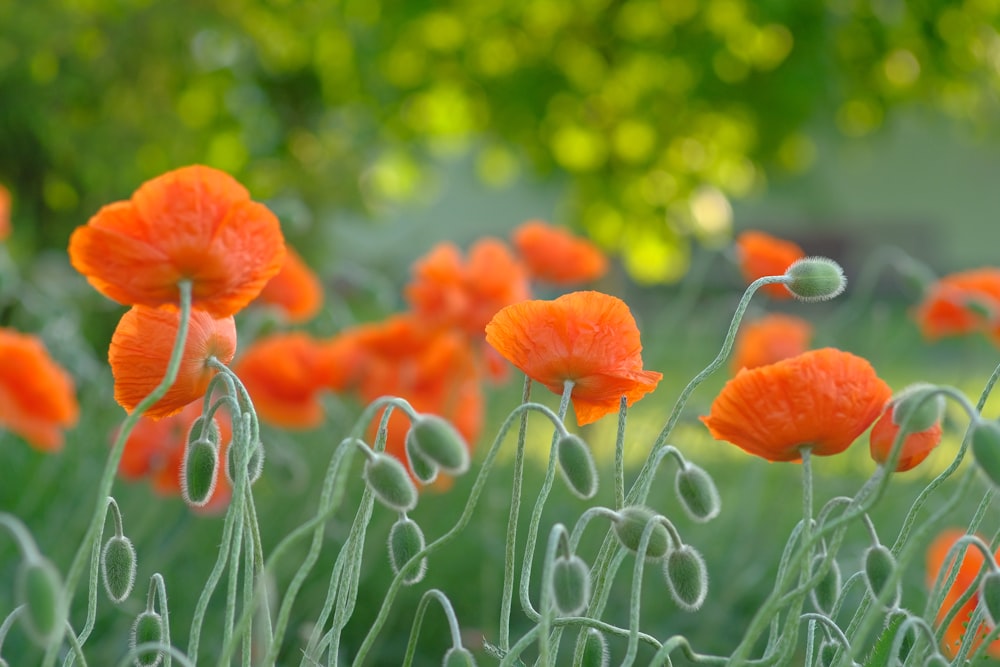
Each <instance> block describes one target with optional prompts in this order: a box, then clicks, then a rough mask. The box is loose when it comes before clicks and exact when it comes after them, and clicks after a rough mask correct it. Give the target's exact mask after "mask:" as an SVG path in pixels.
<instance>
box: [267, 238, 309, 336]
mask: <svg viewBox="0 0 1000 667" xmlns="http://www.w3.org/2000/svg"><path fill="white" fill-rule="evenodd" d="M256 302H257V303H262V304H266V305H270V306H275V307H276V308H277V309H278V310H280V311H281V312H282V313H284V315H285V319H286V320H287V321H288V322H290V323H292V324H297V323H301V322H308V321H309V320H311V319H312V318H313V317H315V316H316V314H317V313H318V312H319V310H320V308H322V307H323V284H322V283H321V282H320V280H319V276H317V275H316V273H315V272H314V271H313V270H312V269H311V268H309V265H308V264H306V262H305V260H304V259H302V256H301V255H299V253H297V252H296V251H295V250H294V249H293V248H292V247H291V246H289V245H286V246H285V261H284V263H283V264H282V265H281V270H280V271H278V273H277V274H276V275H275V276H274V277H273V278H271V279H270V280H269V281H267V284H266V285H264V289H263V290H261V292H260V296H258V297H257V299H256Z"/></svg>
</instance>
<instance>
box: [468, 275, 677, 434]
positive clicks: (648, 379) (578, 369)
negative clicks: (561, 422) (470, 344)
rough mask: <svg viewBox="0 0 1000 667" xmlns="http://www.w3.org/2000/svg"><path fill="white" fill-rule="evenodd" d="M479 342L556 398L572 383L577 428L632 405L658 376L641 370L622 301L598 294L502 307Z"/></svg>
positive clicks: (634, 333)
mask: <svg viewBox="0 0 1000 667" xmlns="http://www.w3.org/2000/svg"><path fill="white" fill-rule="evenodd" d="M486 342H487V343H489V344H490V345H492V346H493V347H494V348H496V350H497V351H498V352H500V354H502V355H503V356H504V357H506V358H507V360H508V361H510V362H511V363H513V364H514V365H515V366H517V367H518V368H520V369H521V371H522V372H524V374H525V375H527V376H528V377H530V378H531V379H532V380H535V381H536V382H540V383H541V384H543V385H545V386H546V387H548V388H549V390H551V391H553V392H555V393H556V394H562V392H563V385H564V383H565V382H566V381H567V380H572V381H573V383H574V385H573V391H572V394H571V398H572V400H573V409H574V410H575V411H576V421H577V423H578V424H579V425H580V426H583V425H584V424H589V423H591V422H595V421H597V420H598V419H600V418H601V417H603V416H604V415H606V414H608V413H609V412H617V411H618V406H619V402H620V400H621V397H622V396H623V395H624V396H626V397H627V400H628V404H629V405H632V404H633V403H635V402H636V401H638V400H639V399H640V398H642V397H643V396H645V395H646V394H648V393H649V392H651V391H653V389H655V388H656V385H657V384H658V383H659V381H660V379H661V378H662V377H663V375H662V374H661V373H657V372H655V371H646V370H643V369H642V354H641V353H642V343H640V342H639V328H638V327H637V326H636V324H635V320H634V319H633V318H632V313H631V311H629V308H628V306H627V305H625V302H624V301H622V300H621V299H617V298H615V297H613V296H609V295H607V294H602V293H600V292H573V293H570V294H566V295H563V296H561V297H559V298H558V299H555V300H554V301H523V302H521V303H515V304H513V305H510V306H507V307H506V308H504V309H503V310H501V311H500V312H499V313H497V314H496V316H494V318H493V320H492V321H491V322H490V323H489V324H488V325H486Z"/></svg>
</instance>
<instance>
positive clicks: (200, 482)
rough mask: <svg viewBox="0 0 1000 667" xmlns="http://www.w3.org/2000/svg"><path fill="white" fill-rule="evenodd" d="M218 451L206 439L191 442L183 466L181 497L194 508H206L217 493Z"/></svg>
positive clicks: (185, 453) (185, 451)
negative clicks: (213, 494)
mask: <svg viewBox="0 0 1000 667" xmlns="http://www.w3.org/2000/svg"><path fill="white" fill-rule="evenodd" d="M218 467H219V452H218V449H216V447H215V446H214V445H213V444H212V443H211V442H210V441H209V440H206V439H204V438H199V439H197V440H195V441H193V442H189V443H188V445H187V447H185V448H184V461H183V463H182V464H181V495H182V496H183V497H184V502H186V503H187V504H188V505H191V506H192V507H204V506H205V505H207V504H208V501H209V499H211V497H212V493H214V492H215V482H216V471H217V469H218Z"/></svg>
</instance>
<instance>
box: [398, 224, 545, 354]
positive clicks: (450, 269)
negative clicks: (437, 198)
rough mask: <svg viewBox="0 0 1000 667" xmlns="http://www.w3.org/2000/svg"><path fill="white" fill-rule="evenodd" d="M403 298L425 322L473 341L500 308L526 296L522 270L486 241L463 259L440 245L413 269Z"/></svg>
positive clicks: (450, 247) (494, 243)
mask: <svg viewBox="0 0 1000 667" xmlns="http://www.w3.org/2000/svg"><path fill="white" fill-rule="evenodd" d="M405 292H406V298H407V300H408V301H409V303H410V306H411V307H412V309H413V312H414V313H416V314H417V315H418V316H419V317H421V318H422V319H423V320H425V321H426V322H429V323H432V324H435V325H438V326H445V327H453V328H456V329H459V330H461V331H464V332H466V333H467V334H468V335H470V336H473V337H481V336H482V335H483V327H485V326H486V323H487V322H489V321H490V318H492V317H493V315H494V314H495V313H496V312H497V311H498V310H500V309H501V308H503V307H504V306H506V305H508V304H511V303H517V302H518V301H523V300H524V299H527V298H528V296H529V295H530V293H531V292H530V288H529V286H528V278H527V271H526V269H525V268H524V266H523V265H522V264H521V263H520V262H519V261H518V260H517V259H516V258H515V257H514V256H513V255H512V254H511V252H510V250H509V249H508V248H507V246H506V245H505V244H504V243H503V242H502V241H500V240H499V239H494V238H485V239H481V240H479V241H477V242H476V243H475V244H474V245H473V246H472V247H471V248H470V249H469V255H468V259H466V260H465V261H463V260H462V254H461V252H460V251H459V250H458V248H456V247H455V246H454V245H452V244H450V243H442V244H439V245H438V246H436V247H435V248H434V249H432V250H431V251H430V252H429V253H428V254H427V255H426V256H425V257H423V258H422V259H420V260H418V261H417V262H416V263H415V264H414V266H413V280H411V281H410V284H409V285H407V286H406V290H405Z"/></svg>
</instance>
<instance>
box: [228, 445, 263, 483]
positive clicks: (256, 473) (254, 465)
mask: <svg viewBox="0 0 1000 667" xmlns="http://www.w3.org/2000/svg"><path fill="white" fill-rule="evenodd" d="M235 458H236V448H235V447H229V448H228V449H227V450H226V479H228V480H229V483H230V484H232V485H233V486H234V487H235V486H236V475H235V470H234V469H233V466H234V464H235V461H234V459H235ZM263 472H264V444H263V443H262V442H261V441H260V440H258V441H256V442H255V443H254V444H253V445H251V447H250V458H249V459H247V481H248V482H250V484H253V483H254V482H256V481H257V480H258V479H260V476H261V473H263Z"/></svg>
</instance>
